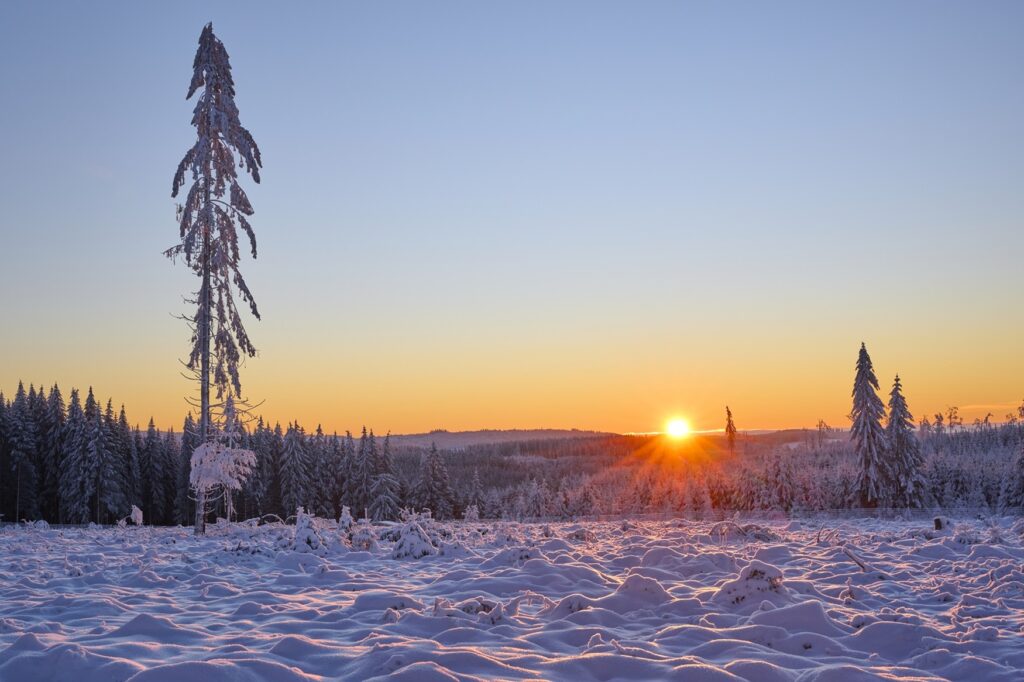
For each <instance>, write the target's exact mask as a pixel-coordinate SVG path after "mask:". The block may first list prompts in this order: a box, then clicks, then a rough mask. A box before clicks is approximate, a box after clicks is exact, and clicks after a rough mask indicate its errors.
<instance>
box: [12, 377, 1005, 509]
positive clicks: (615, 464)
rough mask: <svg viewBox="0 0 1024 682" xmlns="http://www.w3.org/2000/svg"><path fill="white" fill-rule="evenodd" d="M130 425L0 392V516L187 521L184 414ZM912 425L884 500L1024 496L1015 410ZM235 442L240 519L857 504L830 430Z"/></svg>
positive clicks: (42, 394) (849, 450)
mask: <svg viewBox="0 0 1024 682" xmlns="http://www.w3.org/2000/svg"><path fill="white" fill-rule="evenodd" d="M1022 411H1024V407H1022ZM129 424H130V422H129V420H128V418H127V416H126V414H125V409H124V408H123V407H121V408H120V409H118V410H115V409H114V404H113V402H112V401H111V400H107V401H106V402H105V403H104V404H103V405H101V403H100V402H99V401H98V400H97V399H96V397H95V395H94V394H93V392H92V390H91V389H90V390H89V391H88V392H87V393H86V395H85V397H84V399H83V398H81V396H80V393H79V391H77V390H73V391H72V392H71V394H70V396H69V399H68V401H67V403H66V404H65V401H64V398H63V396H62V393H61V391H60V389H59V388H58V387H57V386H54V387H52V388H51V389H50V390H49V391H48V392H47V391H44V390H37V389H36V388H35V387H33V386H30V387H29V388H28V389H27V390H26V389H25V388H24V386H23V385H19V387H18V391H17V393H16V394H15V396H14V397H13V399H11V400H7V399H5V398H4V397H3V395H2V394H0V513H2V514H3V517H2V518H3V520H5V521H10V520H15V519H30V520H33V519H45V520H46V521H49V522H51V523H76V524H80V523H88V522H96V523H112V522H114V521H116V520H118V519H120V518H124V517H125V516H127V515H128V514H129V512H130V510H131V506H132V505H136V506H138V507H139V508H140V509H142V510H143V514H144V516H145V519H146V522H147V523H154V524H182V525H187V524H190V523H192V521H193V520H194V513H195V508H194V504H195V503H194V500H193V496H192V494H191V491H190V489H189V474H190V453H191V452H192V451H193V450H194V449H195V447H196V446H197V445H198V439H197V437H196V424H195V422H194V420H193V418H192V416H191V415H189V416H187V417H186V418H185V420H184V422H183V424H182V430H181V431H180V432H174V431H173V430H169V431H163V432H162V431H160V430H158V429H156V428H155V427H154V425H153V423H152V420H151V421H150V424H149V427H148V428H147V429H145V430H142V429H139V428H138V427H133V426H130V425H129ZM954 424H955V422H954ZM820 435H821V434H820V433H819V436H820ZM826 435H828V434H826ZM915 438H916V439H917V441H919V442H918V446H919V447H918V451H919V453H920V455H919V458H918V460H917V463H916V465H915V471H914V475H915V480H916V481H917V484H918V488H917V490H916V493H915V496H914V499H913V501H912V502H913V503H912V504H909V503H908V502H907V501H906V500H905V499H904V500H903V504H902V505H901V504H898V503H897V504H896V506H929V507H930V506H935V507H945V508H954V507H960V508H972V509H980V510H984V509H989V510H992V511H1001V510H1005V509H1010V508H1019V507H1022V506H1024V422H1021V421H1018V420H1016V419H1011V420H1008V423H1005V424H1001V425H994V424H991V423H990V422H986V421H984V420H980V421H979V422H978V423H977V424H975V425H974V427H973V428H972V427H965V426H963V425H961V424H955V425H954V427H953V428H950V426H949V423H948V422H947V423H946V424H945V425H944V426H941V427H936V425H935V424H934V423H933V424H931V425H929V426H924V425H922V428H919V429H917V431H916V435H915ZM240 441H241V442H240V443H238V445H240V446H241V447H244V448H247V449H250V450H252V451H253V452H254V453H255V455H256V458H255V461H256V466H255V468H254V469H253V471H252V472H251V473H250V474H249V476H248V477H247V478H246V479H245V482H244V484H243V486H242V488H241V490H238V491H237V492H235V493H234V497H233V500H232V502H233V505H232V507H233V509H234V510H235V512H236V514H237V516H238V517H239V518H253V517H258V516H264V515H268V514H273V515H276V516H279V517H281V518H282V519H286V518H288V517H290V516H292V515H294V514H295V510H296V508H297V507H298V506H302V507H304V508H305V509H307V510H308V511H310V512H311V513H314V514H317V515H319V516H323V517H333V518H338V517H339V516H340V515H341V513H342V509H343V507H349V509H350V512H351V514H352V515H353V516H356V517H360V516H364V515H365V516H368V517H370V518H372V519H375V520H393V519H396V518H398V516H399V512H400V510H401V509H402V508H414V509H423V508H426V509H430V510H431V511H432V512H433V514H434V516H435V517H437V518H441V519H445V518H461V517H463V516H465V515H469V516H474V515H479V516H480V517H482V518H506V519H523V518H573V517H578V516H588V515H594V514H629V513H646V512H662V513H688V514H706V513H711V512H714V511H720V510H728V511H732V510H754V511H760V510H777V511H782V512H799V511H819V510H836V509H849V508H856V507H861V506H863V497H862V496H863V470H862V461H863V460H862V459H861V458H860V457H859V455H858V452H857V448H856V442H855V441H852V442H851V441H849V440H842V439H835V438H824V437H819V438H808V439H806V441H805V442H801V443H787V444H780V443H778V442H776V441H775V439H773V438H771V437H765V438H760V437H741V442H740V446H741V447H739V448H738V449H737V450H736V451H732V450H731V449H729V448H727V447H726V443H725V440H724V439H723V438H721V437H717V436H715V437H711V436H694V437H692V438H690V439H688V440H686V441H682V442H672V441H666V440H665V439H663V438H661V437H659V436H595V437H592V438H590V437H586V438H560V439H552V440H546V441H526V442H506V443H497V444H482V445H474V446H471V447H467V448H464V449H461V450H457V451H439V450H437V449H436V448H431V449H429V450H425V449H422V448H408V447H403V448H393V447H392V444H391V439H390V438H389V437H387V436H385V437H384V438H378V437H377V436H376V435H375V434H374V433H373V432H372V431H368V430H366V429H363V431H362V433H361V434H360V435H359V436H358V437H354V436H353V435H352V434H350V433H345V434H343V435H339V434H331V435H326V434H324V433H323V431H322V430H321V429H319V428H317V429H316V430H315V431H314V432H313V433H307V432H306V431H305V430H304V429H303V428H302V426H300V425H298V424H295V423H291V424H288V425H286V426H284V427H282V426H281V425H280V424H275V425H274V426H273V427H271V426H269V425H268V424H266V423H264V422H263V420H259V421H257V423H256V425H255V427H254V428H251V429H243V431H242V433H241V436H240ZM893 499H895V498H893ZM225 502H226V500H225V499H223V498H221V499H220V500H216V501H215V502H214V505H213V508H212V510H211V515H214V516H223V515H224V514H225V510H226V508H227V505H226V504H225ZM897 502H898V500H897Z"/></svg>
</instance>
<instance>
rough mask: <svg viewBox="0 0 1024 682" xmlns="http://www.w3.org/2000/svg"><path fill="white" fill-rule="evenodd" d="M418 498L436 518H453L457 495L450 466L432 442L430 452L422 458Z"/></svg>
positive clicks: (421, 504) (418, 501) (420, 503)
mask: <svg viewBox="0 0 1024 682" xmlns="http://www.w3.org/2000/svg"><path fill="white" fill-rule="evenodd" d="M416 498H417V503H418V504H419V505H420V506H422V507H425V508H427V509H429V510H430V511H431V512H432V513H433V515H434V518H436V519H447V518H451V516H452V513H453V512H454V504H453V501H454V498H455V495H454V494H453V493H452V487H451V481H450V479H449V478H448V467H447V466H445V463H444V458H443V457H442V456H441V453H440V452H438V450H437V445H436V444H435V443H431V445H430V452H428V453H427V454H426V455H425V456H424V457H423V458H422V460H421V472H420V480H419V482H418V484H417V490H416Z"/></svg>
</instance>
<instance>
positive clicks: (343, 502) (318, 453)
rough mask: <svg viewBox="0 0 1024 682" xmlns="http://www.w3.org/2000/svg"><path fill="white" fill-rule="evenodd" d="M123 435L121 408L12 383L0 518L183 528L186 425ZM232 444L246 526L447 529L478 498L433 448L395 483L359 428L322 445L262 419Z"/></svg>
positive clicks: (3, 426)
mask: <svg viewBox="0 0 1024 682" xmlns="http://www.w3.org/2000/svg"><path fill="white" fill-rule="evenodd" d="M129 424H130V422H129V421H128V417H127V415H126V412H125V408H124V406H121V408H120V410H118V411H115V409H114V403H113V401H112V400H108V401H107V402H106V407H105V408H102V407H101V405H100V403H99V401H98V400H97V399H96V397H95V395H94V394H93V391H92V389H91V388H90V389H89V391H88V394H87V395H86V397H85V399H84V401H83V400H82V399H81V397H80V394H79V391H78V390H77V389H75V390H72V391H71V395H70V398H69V400H68V401H67V403H65V400H64V398H63V394H62V393H61V390H60V388H59V387H58V386H56V385H54V386H53V387H52V388H51V389H50V390H49V392H47V391H45V390H43V389H39V390H36V388H35V386H29V388H28V390H26V389H25V386H24V384H23V383H19V384H18V390H17V392H16V393H15V396H14V398H13V399H11V400H7V399H6V398H5V397H4V395H3V393H0V514H2V519H3V520H7V521H13V520H23V519H28V520H35V519H43V520H45V521H47V522H50V523H68V524H84V523H89V522H94V523H100V524H103V523H113V522H115V521H117V520H118V519H121V518H124V517H126V516H127V515H128V514H129V513H130V511H131V508H132V506H133V505H134V506H137V507H139V508H140V509H141V510H142V511H143V514H144V517H145V519H146V522H147V523H153V524H182V525H187V524H189V523H191V522H192V520H193V518H194V513H195V501H194V499H193V496H192V494H191V490H190V486H189V476H190V473H191V472H190V464H191V453H192V452H193V451H194V450H195V448H196V447H197V446H198V445H199V442H198V437H197V432H198V429H197V427H196V423H195V420H194V419H193V417H192V415H191V414H189V415H188V416H187V417H186V418H185V421H184V423H183V425H182V431H181V432H180V434H179V433H175V432H174V431H173V430H168V431H166V432H161V431H159V430H158V429H156V427H155V426H154V424H153V421H152V420H150V422H149V427H148V428H147V429H146V430H145V431H142V430H140V429H139V428H138V427H137V426H136V427H132V426H130V425H129ZM240 441H241V442H239V443H237V444H236V445H237V446H238V447H242V448H246V449H249V450H252V451H253V452H254V453H255V454H256V467H255V469H254V470H253V471H252V472H250V474H249V475H248V476H247V477H246V480H245V483H244V485H243V487H242V489H241V490H240V491H238V492H236V493H234V498H233V500H232V502H233V505H231V506H232V507H233V508H234V509H235V510H237V512H238V513H239V514H240V515H242V516H243V517H245V518H249V517H254V516H263V515H268V514H273V515H277V516H279V517H281V518H287V517H289V516H292V515H294V514H295V510H296V509H297V508H298V507H299V506H303V507H305V508H306V510H307V511H310V512H311V513H315V514H318V515H321V516H333V517H335V518H336V517H338V516H339V515H340V514H341V510H342V508H343V507H345V506H347V507H349V508H350V510H351V513H352V514H353V515H356V516H363V515H366V516H369V518H372V519H374V520H394V519H397V518H398V517H399V512H400V510H401V509H402V508H403V507H416V508H429V509H431V510H432V511H433V513H434V515H435V517H437V518H450V517H452V516H453V515H455V514H457V513H458V514H461V513H462V512H463V510H464V508H465V507H466V506H467V504H472V501H473V500H479V499H482V492H481V490H480V483H479V478H475V479H471V480H470V481H469V483H470V484H472V483H473V481H474V480H475V481H476V486H477V487H476V488H473V487H472V485H470V486H469V487H464V490H463V495H461V496H459V497H457V496H456V495H455V493H454V492H453V490H452V485H451V482H450V479H449V475H448V469H447V465H446V462H445V455H444V454H443V453H441V452H439V451H438V450H437V449H436V448H432V449H431V450H429V451H425V452H421V453H419V454H418V455H417V456H416V466H415V468H413V467H410V466H408V465H406V466H403V472H402V473H399V472H398V471H397V470H396V467H395V464H394V460H393V457H392V453H391V446H390V439H389V438H388V437H385V438H384V439H383V442H380V439H378V438H377V437H376V436H375V435H374V433H373V432H372V431H369V432H368V431H367V430H366V429H365V428H364V429H363V432H362V434H361V436H360V437H359V438H353V436H352V434H351V433H346V434H345V435H344V436H339V435H338V434H333V435H331V436H325V435H324V433H323V432H322V431H321V430H320V429H319V428H317V430H316V431H315V432H314V433H313V434H307V433H306V431H305V430H304V429H303V428H302V427H301V426H300V425H299V424H297V423H292V424H288V426H287V427H284V428H282V427H281V425H280V424H276V425H275V426H274V427H273V428H271V427H269V426H268V425H266V424H264V422H263V420H262V419H261V420H259V422H258V423H257V425H256V426H255V428H254V429H251V430H246V429H243V431H242V433H241V438H240ZM406 459H408V456H407V457H406ZM223 494H225V493H224V492H223V491H222V495H223ZM225 502H226V500H224V499H223V498H222V499H220V500H215V504H214V505H213V506H212V510H211V513H212V514H223V513H224V511H225V509H227V508H228V505H226V504H225Z"/></svg>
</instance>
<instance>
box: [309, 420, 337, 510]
mask: <svg viewBox="0 0 1024 682" xmlns="http://www.w3.org/2000/svg"><path fill="white" fill-rule="evenodd" d="M309 455H310V469H311V471H312V480H311V481H310V483H311V484H312V488H313V489H312V490H311V491H310V492H311V496H310V498H309V503H310V504H309V512H310V513H311V514H313V515H314V516H320V517H321V518H327V517H329V516H332V515H333V514H334V508H333V507H332V506H331V484H332V478H333V475H332V472H331V464H330V459H329V455H328V449H327V439H326V438H325V437H324V430H323V428H322V427H321V425H320V424H317V426H316V432H315V433H314V434H313V438H312V439H310V443H309Z"/></svg>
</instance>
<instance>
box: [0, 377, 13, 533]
mask: <svg viewBox="0 0 1024 682" xmlns="http://www.w3.org/2000/svg"><path fill="white" fill-rule="evenodd" d="M7 413H8V410H7V399H6V398H4V392H3V391H0V521H2V520H3V519H4V518H10V512H8V511H7V501H8V500H9V499H10V497H11V495H10V491H9V490H8V486H9V485H10V482H11V481H10V478H11V477H10V476H8V475H7V472H8V471H10V469H11V463H10V459H9V457H8V453H7Z"/></svg>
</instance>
